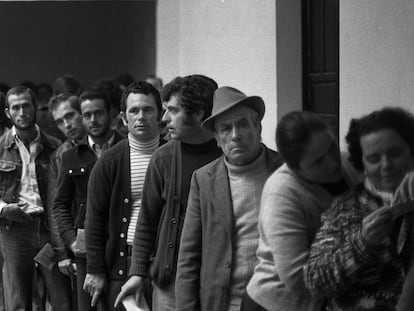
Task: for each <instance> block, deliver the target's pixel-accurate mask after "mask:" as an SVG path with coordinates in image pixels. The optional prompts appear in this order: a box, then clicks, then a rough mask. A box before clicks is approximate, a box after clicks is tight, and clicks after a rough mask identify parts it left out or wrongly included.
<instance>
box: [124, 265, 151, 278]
mask: <svg viewBox="0 0 414 311" xmlns="http://www.w3.org/2000/svg"><path fill="white" fill-rule="evenodd" d="M148 270H149V266H148V265H143V264H138V265H132V264H131V268H130V269H129V274H128V276H133V275H139V276H143V277H147V276H148Z"/></svg>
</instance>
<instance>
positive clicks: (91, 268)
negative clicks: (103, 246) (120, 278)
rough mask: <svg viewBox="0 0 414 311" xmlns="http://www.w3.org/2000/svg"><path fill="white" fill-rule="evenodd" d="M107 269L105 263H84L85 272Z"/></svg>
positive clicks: (97, 271) (101, 271)
mask: <svg viewBox="0 0 414 311" xmlns="http://www.w3.org/2000/svg"><path fill="white" fill-rule="evenodd" d="M106 272H107V269H106V266H105V265H88V264H86V273H91V274H97V273H106Z"/></svg>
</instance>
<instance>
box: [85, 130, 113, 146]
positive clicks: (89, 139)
mask: <svg viewBox="0 0 414 311" xmlns="http://www.w3.org/2000/svg"><path fill="white" fill-rule="evenodd" d="M114 140H115V132H114V133H113V134H112V136H111V137H110V138H109V139H108V140H107V141H106V142H105V143H104V145H107V146H108V147H110V146H112V144H113V142H114ZM88 144H89V147H91V148H92V150H95V148H96V146H95V145H97V143H95V142H94V140H93V138H92V137H91V136H90V135H88Z"/></svg>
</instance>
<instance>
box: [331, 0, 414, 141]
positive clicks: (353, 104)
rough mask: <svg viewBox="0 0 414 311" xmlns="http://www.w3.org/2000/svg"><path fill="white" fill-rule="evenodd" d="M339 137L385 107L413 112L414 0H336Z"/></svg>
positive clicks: (342, 136)
mask: <svg viewBox="0 0 414 311" xmlns="http://www.w3.org/2000/svg"><path fill="white" fill-rule="evenodd" d="M339 11H340V57H339V59H340V90H339V92H340V137H341V142H342V143H343V142H344V140H343V138H344V136H345V135H346V132H347V130H348V126H349V121H350V119H351V118H352V117H359V116H361V115H364V114H367V113H369V112H371V111H373V110H375V109H379V108H381V107H383V106H400V107H404V108H407V109H409V110H410V111H412V112H414V105H413V103H414V36H413V34H414V18H413V16H414V1H412V0H375V1H367V0H365V1H361V0H347V1H340V9H339Z"/></svg>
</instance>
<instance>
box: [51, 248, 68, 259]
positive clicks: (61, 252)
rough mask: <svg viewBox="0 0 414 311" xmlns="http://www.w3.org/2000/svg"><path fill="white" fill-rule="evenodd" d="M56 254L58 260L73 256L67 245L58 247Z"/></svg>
mask: <svg viewBox="0 0 414 311" xmlns="http://www.w3.org/2000/svg"><path fill="white" fill-rule="evenodd" d="M55 254H56V261H61V260H64V259H69V258H71V257H70V256H69V253H68V250H67V249H66V248H65V247H56V248H55Z"/></svg>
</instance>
